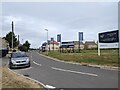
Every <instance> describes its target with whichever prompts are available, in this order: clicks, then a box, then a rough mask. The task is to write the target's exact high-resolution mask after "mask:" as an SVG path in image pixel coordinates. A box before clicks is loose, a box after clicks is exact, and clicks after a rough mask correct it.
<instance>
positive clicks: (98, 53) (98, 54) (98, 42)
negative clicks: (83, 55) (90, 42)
mask: <svg viewBox="0 0 120 90" xmlns="http://www.w3.org/2000/svg"><path fill="white" fill-rule="evenodd" d="M98 56H100V44H99V35H98Z"/></svg>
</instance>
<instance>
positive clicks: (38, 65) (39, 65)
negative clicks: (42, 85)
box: [33, 61, 42, 66]
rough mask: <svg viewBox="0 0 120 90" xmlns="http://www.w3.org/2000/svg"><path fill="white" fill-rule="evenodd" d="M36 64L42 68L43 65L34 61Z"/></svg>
mask: <svg viewBox="0 0 120 90" xmlns="http://www.w3.org/2000/svg"><path fill="white" fill-rule="evenodd" d="M33 63H34V64H36V65H38V66H42V65H41V64H39V63H36V62H35V61H33Z"/></svg>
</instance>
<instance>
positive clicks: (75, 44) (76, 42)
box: [74, 41, 84, 49]
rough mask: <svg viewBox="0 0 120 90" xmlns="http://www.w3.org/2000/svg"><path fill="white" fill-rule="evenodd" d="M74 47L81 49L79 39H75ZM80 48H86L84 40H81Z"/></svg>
mask: <svg viewBox="0 0 120 90" xmlns="http://www.w3.org/2000/svg"><path fill="white" fill-rule="evenodd" d="M74 49H79V41H74ZM80 49H84V43H83V42H80Z"/></svg>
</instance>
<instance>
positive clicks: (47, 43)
mask: <svg viewBox="0 0 120 90" xmlns="http://www.w3.org/2000/svg"><path fill="white" fill-rule="evenodd" d="M45 31H47V44H46V46H47V55H48V29H45Z"/></svg>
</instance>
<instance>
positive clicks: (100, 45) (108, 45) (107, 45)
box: [99, 43, 118, 49]
mask: <svg viewBox="0 0 120 90" xmlns="http://www.w3.org/2000/svg"><path fill="white" fill-rule="evenodd" d="M99 47H100V48H101V49H102V48H103V49H104V48H118V43H99Z"/></svg>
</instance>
